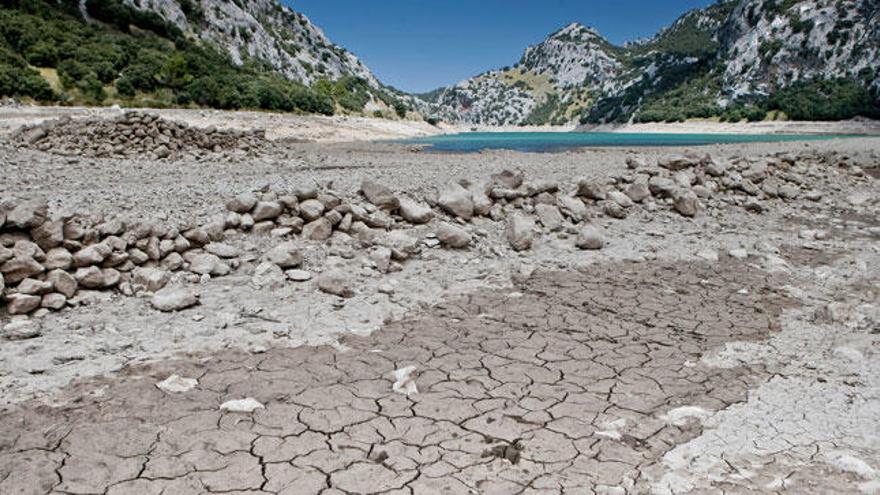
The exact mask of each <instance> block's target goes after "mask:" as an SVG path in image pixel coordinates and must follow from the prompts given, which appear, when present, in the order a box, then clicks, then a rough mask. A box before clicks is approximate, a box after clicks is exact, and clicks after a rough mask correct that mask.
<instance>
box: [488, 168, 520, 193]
mask: <svg viewBox="0 0 880 495" xmlns="http://www.w3.org/2000/svg"><path fill="white" fill-rule="evenodd" d="M490 180H491V184H492V185H493V186H501V187H503V188H505V189H517V188H519V187H520V186H521V185H523V180H524V176H523V173H522V172H513V171H511V170H503V171H501V172H499V173H497V174H492V175H491V176H490Z"/></svg>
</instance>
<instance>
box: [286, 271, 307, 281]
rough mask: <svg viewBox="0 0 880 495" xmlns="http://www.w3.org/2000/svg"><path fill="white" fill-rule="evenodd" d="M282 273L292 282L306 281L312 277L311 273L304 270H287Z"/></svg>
mask: <svg viewBox="0 0 880 495" xmlns="http://www.w3.org/2000/svg"><path fill="white" fill-rule="evenodd" d="M284 274H285V275H287V278H288V279H290V280H292V281H294V282H306V281H309V280H311V279H312V273H311V272H308V271H306V270H287V271H286V272H284Z"/></svg>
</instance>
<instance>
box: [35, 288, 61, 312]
mask: <svg viewBox="0 0 880 495" xmlns="http://www.w3.org/2000/svg"><path fill="white" fill-rule="evenodd" d="M65 306H67V298H66V297H64V296H63V295H62V294H59V293H57V292H53V293H51V294H46V295H44V296H43V300H42V301H40V307H43V308H46V309H51V310H54V311H60V310H62V309H64V307H65Z"/></svg>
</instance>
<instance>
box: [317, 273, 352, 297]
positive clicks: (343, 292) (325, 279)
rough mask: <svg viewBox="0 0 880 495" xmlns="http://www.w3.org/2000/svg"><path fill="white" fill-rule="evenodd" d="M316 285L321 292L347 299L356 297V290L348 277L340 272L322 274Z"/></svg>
mask: <svg viewBox="0 0 880 495" xmlns="http://www.w3.org/2000/svg"><path fill="white" fill-rule="evenodd" d="M315 283H316V285H317V287H318V289H319V290H320V291H321V292H325V293H327V294H333V295H334V296H339V297H344V298H346V299H348V298H352V297H354V294H355V292H354V289H353V288H352V287H351V281H350V280H349V278H348V276H347V275H346V274H345V273H343V272H340V271H330V272H325V273H322V274H321V275H320V276H319V277H318V278H317V279H316V280H315Z"/></svg>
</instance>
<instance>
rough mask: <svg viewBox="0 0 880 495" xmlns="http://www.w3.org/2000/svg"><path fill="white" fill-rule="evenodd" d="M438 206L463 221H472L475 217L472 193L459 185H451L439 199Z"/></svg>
mask: <svg viewBox="0 0 880 495" xmlns="http://www.w3.org/2000/svg"><path fill="white" fill-rule="evenodd" d="M437 204H439V205H440V207H441V208H442V209H443V210H444V211H446V212H447V213H449V214H450V215H454V216H456V217H458V218H461V219H463V220H470V219H471V218H473V216H474V202H473V199H472V198H471V193H470V191H468V190H467V189H465V188H463V187H461V186H460V185H459V184H454V183H453V184H450V185H449V186H448V187H447V188H446V189H444V190H443V192H441V193H440V197H439V198H438V199H437Z"/></svg>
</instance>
